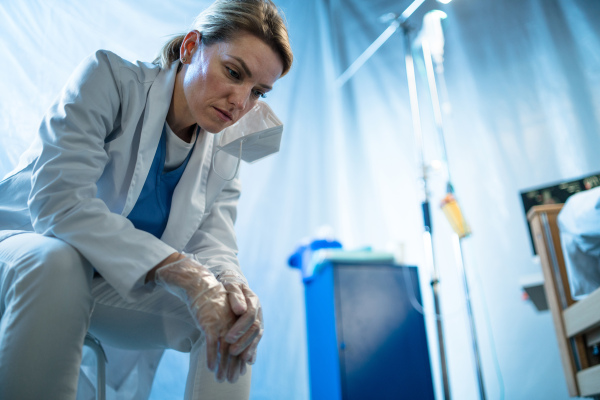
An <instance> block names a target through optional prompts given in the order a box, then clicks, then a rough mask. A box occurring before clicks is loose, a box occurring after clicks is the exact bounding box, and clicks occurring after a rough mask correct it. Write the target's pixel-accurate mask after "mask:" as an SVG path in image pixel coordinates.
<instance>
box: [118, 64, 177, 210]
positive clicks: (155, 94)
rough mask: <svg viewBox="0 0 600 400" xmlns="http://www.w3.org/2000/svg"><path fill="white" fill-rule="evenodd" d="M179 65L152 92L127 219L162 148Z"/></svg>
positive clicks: (161, 76) (162, 74)
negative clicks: (161, 141) (164, 129)
mask: <svg viewBox="0 0 600 400" xmlns="http://www.w3.org/2000/svg"><path fill="white" fill-rule="evenodd" d="M178 65H179V62H174V63H173V64H172V65H171V67H170V68H169V69H163V70H161V71H160V73H159V74H158V76H157V77H156V79H155V80H154V82H153V83H152V87H151V88H150V91H149V93H148V97H147V99H146V108H145V110H144V116H143V121H142V132H141V134H140V145H139V150H138V154H137V160H136V162H135V169H134V171H133V175H132V178H131V185H130V186H129V191H128V193H127V199H126V200H125V206H124V207H123V212H122V215H125V216H127V215H128V214H129V213H130V212H131V210H132V209H133V206H134V205H135V202H136V201H137V199H138V197H139V196H140V193H141V191H142V188H143V186H144V182H146V177H147V176H148V171H150V167H151V166H152V160H153V159H154V154H155V153H156V149H157V148H158V142H159V140H160V136H161V133H162V129H163V125H164V123H165V120H166V118H167V112H168V111H169V106H170V104H171V97H172V96H173V88H174V86H175V76H176V75H177V67H178Z"/></svg>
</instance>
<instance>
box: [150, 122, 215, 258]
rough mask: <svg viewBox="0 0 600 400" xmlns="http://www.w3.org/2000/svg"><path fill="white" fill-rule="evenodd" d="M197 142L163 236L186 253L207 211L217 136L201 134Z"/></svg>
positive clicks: (174, 195)
mask: <svg viewBox="0 0 600 400" xmlns="http://www.w3.org/2000/svg"><path fill="white" fill-rule="evenodd" d="M196 140H197V143H196V145H195V146H194V150H193V151H192V155H191V157H190V160H189V161H188V165H187V166H186V168H185V171H184V172H183V175H182V176H181V179H180V180H179V183H178V184H177V187H176V188H175V192H173V201H172V203H171V212H170V214H169V220H168V222H167V227H166V228H165V231H164V233H163V235H162V237H161V240H162V241H163V242H165V243H167V244H168V245H170V246H172V247H173V248H175V249H176V250H178V251H181V250H183V248H184V247H185V245H186V244H187V242H188V241H189V240H190V238H191V237H192V235H193V234H194V232H196V230H197V229H198V226H199V225H200V221H201V219H202V216H203V215H204V211H205V208H206V191H207V186H208V185H207V181H208V173H209V170H210V166H211V161H212V153H213V141H214V135H213V134H211V133H208V132H205V131H200V132H199V133H198V138H197V139H196Z"/></svg>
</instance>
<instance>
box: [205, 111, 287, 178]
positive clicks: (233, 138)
mask: <svg viewBox="0 0 600 400" xmlns="http://www.w3.org/2000/svg"><path fill="white" fill-rule="evenodd" d="M282 134H283V123H282V122H281V121H280V120H279V118H277V116H276V115H275V113H274V112H273V110H271V107H269V105H268V104H267V103H265V102H263V101H259V102H258V103H257V104H256V105H255V106H254V108H252V110H250V111H249V112H248V114H246V115H245V116H244V117H243V118H241V119H240V120H239V121H238V122H236V123H235V124H233V125H231V126H230V127H228V128H226V129H225V130H223V132H221V138H220V140H219V145H218V146H217V149H218V150H217V151H216V152H215V154H214V155H213V163H212V166H213V171H215V173H216V174H217V175H219V176H220V177H221V178H223V176H221V175H220V174H219V173H218V172H217V170H216V169H215V162H214V161H215V157H216V155H217V153H219V152H220V151H223V152H225V153H227V154H230V155H232V156H234V157H237V158H238V163H237V166H236V168H235V172H234V173H233V175H232V176H231V178H229V179H227V178H223V179H225V180H227V181H230V180H232V179H233V178H234V177H235V176H236V174H237V172H238V169H239V167H240V160H244V161H246V162H247V163H253V162H256V161H258V160H260V159H263V158H265V157H267V156H269V155H271V154H273V153H277V152H278V151H279V146H280V143H281V136H282Z"/></svg>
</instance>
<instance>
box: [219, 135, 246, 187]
mask: <svg viewBox="0 0 600 400" xmlns="http://www.w3.org/2000/svg"><path fill="white" fill-rule="evenodd" d="M242 143H244V141H243V140H240V154H239V156H238V161H237V165H236V166H235V172H234V173H233V175H232V176H231V178H229V179H226V178H223V177H222V176H221V174H219V173H218V172H217V169H216V168H215V157H216V156H217V154H218V153H219V152H220V151H221V150H222V149H217V151H215V154H213V157H212V162H211V164H212V170H213V171H215V174H217V175H218V176H219V178H221V179H223V180H224V181H227V182H229V181H232V180H233V178H235V176H236V175H237V173H238V170H239V169H240V162H241V161H242Z"/></svg>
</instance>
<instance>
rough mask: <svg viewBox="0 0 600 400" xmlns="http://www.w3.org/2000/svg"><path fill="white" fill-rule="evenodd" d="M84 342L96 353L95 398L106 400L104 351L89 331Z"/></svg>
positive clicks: (105, 360) (105, 361)
mask: <svg viewBox="0 0 600 400" xmlns="http://www.w3.org/2000/svg"><path fill="white" fill-rule="evenodd" d="M84 344H85V345H86V346H88V347H89V348H90V349H92V351H93V352H94V354H95V355H96V366H97V367H96V377H97V381H96V399H97V400H106V363H107V362H108V360H107V359H106V353H105V352H104V349H103V348H102V344H101V343H100V341H99V340H98V339H97V338H96V337H94V335H92V334H91V333H89V332H88V333H86V335H85V340H84Z"/></svg>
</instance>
